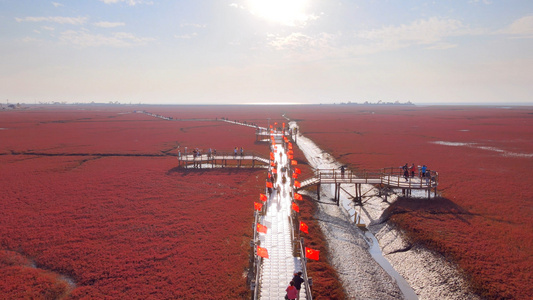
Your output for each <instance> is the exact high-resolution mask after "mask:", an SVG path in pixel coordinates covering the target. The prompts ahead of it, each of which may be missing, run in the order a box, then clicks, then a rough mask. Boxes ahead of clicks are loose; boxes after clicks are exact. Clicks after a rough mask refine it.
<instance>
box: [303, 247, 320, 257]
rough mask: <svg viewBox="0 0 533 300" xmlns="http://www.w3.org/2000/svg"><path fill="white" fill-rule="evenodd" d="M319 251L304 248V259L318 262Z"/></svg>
mask: <svg viewBox="0 0 533 300" xmlns="http://www.w3.org/2000/svg"><path fill="white" fill-rule="evenodd" d="M319 256H320V251H318V250H314V249H311V248H307V247H305V257H307V258H310V259H314V260H318V258H319Z"/></svg>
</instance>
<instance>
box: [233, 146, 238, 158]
mask: <svg viewBox="0 0 533 300" xmlns="http://www.w3.org/2000/svg"><path fill="white" fill-rule="evenodd" d="M235 157H237V147H235V149H233V158H235Z"/></svg>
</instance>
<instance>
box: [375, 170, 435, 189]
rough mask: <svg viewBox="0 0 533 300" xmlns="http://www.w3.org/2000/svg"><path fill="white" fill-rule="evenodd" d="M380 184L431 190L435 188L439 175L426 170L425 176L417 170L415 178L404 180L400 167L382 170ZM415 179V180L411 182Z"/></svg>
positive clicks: (409, 177)
mask: <svg viewBox="0 0 533 300" xmlns="http://www.w3.org/2000/svg"><path fill="white" fill-rule="evenodd" d="M382 174H383V175H382V179H381V181H382V183H383V184H386V185H396V186H406V185H407V188H432V187H437V185H438V182H439V173H438V172H437V171H432V170H427V171H426V173H425V174H422V172H421V171H420V170H419V169H418V171H417V172H415V174H414V175H415V176H414V177H412V176H411V172H410V171H409V176H408V177H407V178H406V177H405V175H404V170H403V169H402V167H396V168H395V167H389V168H384V169H383V171H382ZM413 178H416V179H417V180H412V179H413Z"/></svg>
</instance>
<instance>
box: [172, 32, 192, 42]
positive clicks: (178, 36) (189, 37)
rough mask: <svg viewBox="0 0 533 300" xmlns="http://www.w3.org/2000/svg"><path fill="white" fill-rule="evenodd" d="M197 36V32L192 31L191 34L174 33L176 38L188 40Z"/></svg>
mask: <svg viewBox="0 0 533 300" xmlns="http://www.w3.org/2000/svg"><path fill="white" fill-rule="evenodd" d="M197 36H198V33H196V32H193V33H191V34H182V35H174V37H175V38H177V39H183V40H189V39H192V38H195V37H197Z"/></svg>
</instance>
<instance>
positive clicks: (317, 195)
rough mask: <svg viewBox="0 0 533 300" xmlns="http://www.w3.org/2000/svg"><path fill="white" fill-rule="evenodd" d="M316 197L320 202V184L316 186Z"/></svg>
mask: <svg viewBox="0 0 533 300" xmlns="http://www.w3.org/2000/svg"><path fill="white" fill-rule="evenodd" d="M316 197H317V199H318V200H320V182H318V183H317V185H316Z"/></svg>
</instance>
